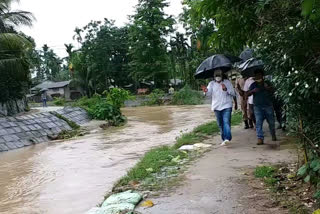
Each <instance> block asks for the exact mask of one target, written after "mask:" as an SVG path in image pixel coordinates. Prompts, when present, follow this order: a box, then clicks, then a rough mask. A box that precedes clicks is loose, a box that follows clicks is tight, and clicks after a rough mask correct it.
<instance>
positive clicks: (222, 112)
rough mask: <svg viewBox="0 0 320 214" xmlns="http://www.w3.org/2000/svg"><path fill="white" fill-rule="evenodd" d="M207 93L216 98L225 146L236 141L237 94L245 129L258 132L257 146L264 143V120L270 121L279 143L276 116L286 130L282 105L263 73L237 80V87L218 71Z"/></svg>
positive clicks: (212, 108) (214, 105) (272, 131)
mask: <svg viewBox="0 0 320 214" xmlns="http://www.w3.org/2000/svg"><path fill="white" fill-rule="evenodd" d="M204 92H205V94H206V96H211V97H212V105H211V110H212V111H214V113H215V116H216V120H217V123H218V126H219V128H220V133H221V138H222V143H221V145H226V144H228V143H229V142H230V141H231V140H232V134H231V114H232V109H233V101H234V100H236V99H235V97H237V94H239V96H240V103H241V110H242V113H243V120H244V128H245V129H250V128H251V129H253V128H255V129H256V133H257V144H258V145H262V144H264V132H263V123H264V120H267V122H268V125H269V130H270V134H271V137H272V140H273V141H276V140H277V137H276V128H275V117H274V113H275V112H276V115H277V119H278V122H279V127H280V128H283V126H284V124H283V119H282V117H283V116H282V109H281V102H279V101H277V100H276V99H275V97H274V92H275V91H274V88H273V87H272V85H271V82H269V81H268V80H265V78H264V71H263V70H261V69H260V70H256V71H255V72H254V77H242V78H237V80H236V82H235V86H233V84H232V83H231V81H230V80H228V78H227V77H226V76H225V75H224V73H223V71H222V70H220V69H217V70H215V72H214V79H213V81H211V82H210V83H209V85H208V86H207V88H205V89H204ZM237 92H238V93H237Z"/></svg>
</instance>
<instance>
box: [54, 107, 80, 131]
mask: <svg viewBox="0 0 320 214" xmlns="http://www.w3.org/2000/svg"><path fill="white" fill-rule="evenodd" d="M50 113H51V114H53V115H54V116H56V117H57V118H59V119H61V120H64V121H66V122H67V123H68V125H69V126H70V127H71V128H72V129H73V130H75V129H79V128H80V126H79V125H78V124H76V123H75V122H73V121H71V120H69V119H68V118H66V117H64V116H62V115H61V114H58V113H57V112H54V111H53V112H50Z"/></svg>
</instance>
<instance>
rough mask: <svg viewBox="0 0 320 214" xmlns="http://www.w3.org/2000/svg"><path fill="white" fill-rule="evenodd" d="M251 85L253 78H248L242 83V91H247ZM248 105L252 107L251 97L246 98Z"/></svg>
mask: <svg viewBox="0 0 320 214" xmlns="http://www.w3.org/2000/svg"><path fill="white" fill-rule="evenodd" d="M252 83H254V80H253V77H250V78H248V79H247V80H246V82H245V83H244V87H243V91H249V88H250V86H251V84H252ZM248 103H249V104H251V105H253V95H251V96H250V97H248Z"/></svg>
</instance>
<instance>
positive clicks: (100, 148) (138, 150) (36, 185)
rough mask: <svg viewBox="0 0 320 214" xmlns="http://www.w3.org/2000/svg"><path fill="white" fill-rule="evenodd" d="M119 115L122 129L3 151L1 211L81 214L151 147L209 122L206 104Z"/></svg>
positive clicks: (0, 162) (0, 156) (141, 109)
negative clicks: (123, 123)
mask: <svg viewBox="0 0 320 214" xmlns="http://www.w3.org/2000/svg"><path fill="white" fill-rule="evenodd" d="M123 112H124V114H125V115H126V116H127V117H128V120H129V121H128V124H127V125H126V126H125V127H122V128H113V129H111V130H110V129H109V130H106V131H99V132H96V133H95V134H90V135H87V136H85V137H81V138H78V139H74V140H70V141H65V142H52V143H43V144H39V145H36V146H32V147H28V148H24V149H20V150H16V151H11V152H6V153H1V154H0V213H1V214H4V213H6V214H7V213H8V214H47V213H48V214H71V213H72V214H73V213H75V214H79V213H85V212H86V211H87V210H89V209H90V208H91V207H94V206H95V205H97V204H99V203H100V202H101V201H102V200H103V196H104V194H105V193H106V192H108V191H110V190H111V188H112V185H113V183H114V182H115V181H117V180H118V179H119V178H120V177H121V176H123V175H125V173H126V171H127V170H128V169H130V168H131V167H132V166H133V165H134V164H135V163H136V162H137V161H138V160H139V158H140V157H141V156H142V155H143V154H144V153H145V152H146V151H148V150H149V149H150V148H152V147H154V146H159V145H168V144H173V143H174V140H175V138H176V137H177V136H179V135H180V134H181V131H183V132H186V131H189V130H191V129H193V128H194V127H195V126H197V125H199V124H202V123H204V122H207V121H209V120H212V119H213V114H212V113H210V107H209V106H208V105H204V106H193V107H172V106H170V107H139V108H126V109H123Z"/></svg>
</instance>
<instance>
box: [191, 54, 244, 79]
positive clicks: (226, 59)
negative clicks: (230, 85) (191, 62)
mask: <svg viewBox="0 0 320 214" xmlns="http://www.w3.org/2000/svg"><path fill="white" fill-rule="evenodd" d="M239 60H241V59H239V58H238V57H234V56H230V55H223V54H216V55H213V56H211V57H209V58H207V59H206V60H204V61H203V62H202V63H201V65H200V66H199V67H198V69H197V71H196V74H195V75H194V76H195V78H196V79H207V78H211V77H213V74H214V71H215V70H217V69H221V70H222V71H223V72H227V71H229V70H231V69H232V65H233V63H235V62H236V61H239Z"/></svg>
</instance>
